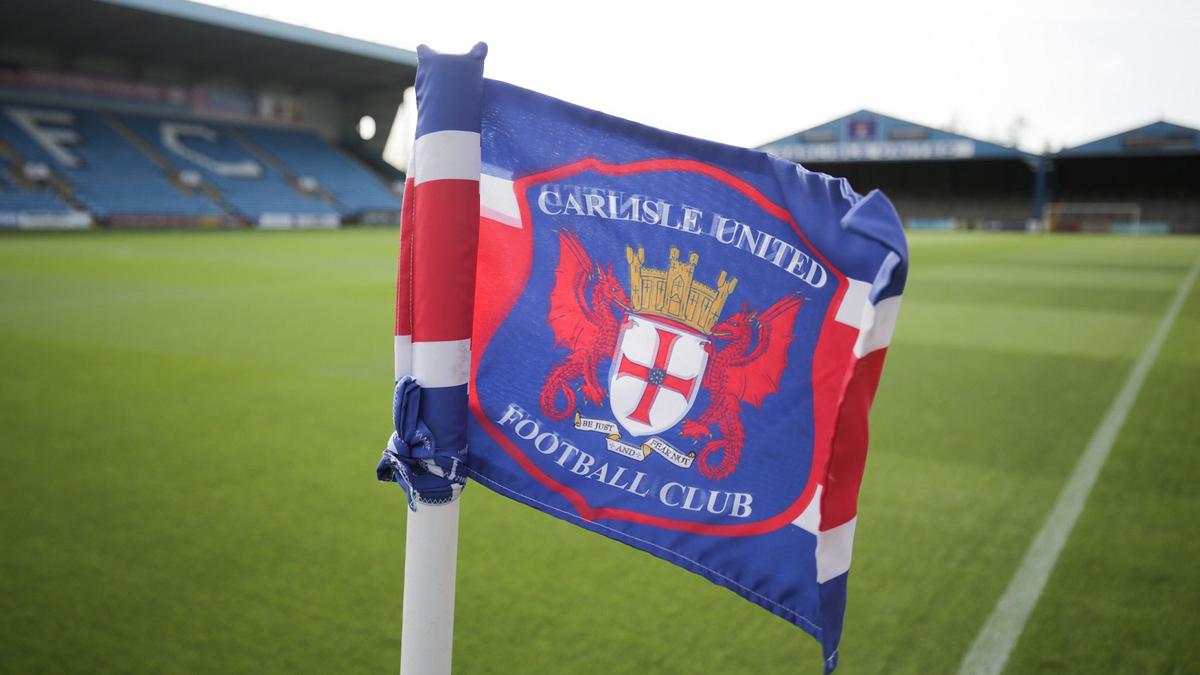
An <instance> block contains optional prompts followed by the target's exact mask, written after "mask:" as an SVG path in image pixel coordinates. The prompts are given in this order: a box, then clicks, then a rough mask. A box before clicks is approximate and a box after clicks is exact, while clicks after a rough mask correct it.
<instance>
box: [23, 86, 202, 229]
mask: <svg viewBox="0 0 1200 675" xmlns="http://www.w3.org/2000/svg"><path fill="white" fill-rule="evenodd" d="M5 107H7V106H5ZM15 107H28V108H38V109H48V110H66V111H67V112H69V113H70V114H71V116H72V125H71V126H72V128H74V129H75V130H76V132H77V134H78V143H75V144H72V145H70V146H69V147H70V151H71V152H72V153H73V154H74V155H76V156H77V157H79V159H80V160H81V163H80V164H79V165H78V166H76V167H71V166H68V165H66V164H63V163H61V162H59V161H58V160H56V159H55V158H54V157H53V156H51V155H50V154H49V153H47V152H46V151H45V149H43V148H42V147H41V146H40V145H39V144H38V143H37V142H36V141H35V140H34V139H33V138H31V137H30V136H29V135H28V134H26V133H25V132H24V130H22V129H21V128H20V127H18V126H17V125H16V124H15V123H14V122H13V121H12V120H11V119H9V117H8V115H7V114H0V138H3V139H4V140H5V141H7V142H8V143H9V145H11V146H12V147H13V148H14V149H16V150H17V152H19V153H20V154H21V155H22V156H23V157H24V158H25V159H26V160H29V161H35V162H44V163H45V164H47V165H48V166H50V167H51V168H53V169H54V171H55V172H56V173H58V174H59V175H61V176H63V177H65V178H66V179H67V180H68V181H69V182H70V183H71V184H72V185H73V186H74V188H75V189H74V197H75V198H76V199H77V200H78V202H79V203H80V204H82V205H83V206H84V207H86V208H87V209H88V210H89V211H91V212H92V213H93V214H94V215H96V216H99V217H102V218H103V217H108V216H112V215H115V214H129V215H167V216H220V215H223V211H222V210H221V208H220V207H219V206H217V205H216V204H214V203H213V202H212V201H211V200H209V199H208V198H207V197H205V196H203V195H198V194H187V193H184V192H181V191H180V190H178V189H176V188H175V186H174V185H172V184H171V182H170V180H169V179H168V177H167V176H166V174H165V173H164V172H163V170H162V169H161V168H159V167H158V166H157V165H155V164H154V163H153V162H151V161H150V160H149V159H148V158H147V157H146V156H145V155H144V154H142V152H141V151H140V150H138V149H137V148H136V147H134V146H133V145H132V144H130V143H129V142H128V141H127V140H126V139H124V138H122V137H121V135H120V134H119V133H118V132H117V131H116V130H115V129H113V128H112V127H111V126H109V125H108V124H107V123H106V122H105V121H104V119H103V118H102V116H101V114H100V113H98V112H95V111H91V110H75V109H68V108H63V107H59V106H24V105H17V106H15ZM0 112H2V111H0Z"/></svg>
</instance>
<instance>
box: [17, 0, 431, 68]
mask: <svg viewBox="0 0 1200 675" xmlns="http://www.w3.org/2000/svg"><path fill="white" fill-rule="evenodd" d="M0 41H3V42H8V43H32V44H40V45H51V46H54V47H56V48H58V49H59V50H61V51H63V52H65V53H69V54H98V55H103V56H108V57H114V58H121V59H126V60H129V61H133V62H139V63H169V64H171V65H175V66H181V67H184V68H187V69H189V70H192V71H195V72H198V73H203V74H209V75H218V76H219V75H225V74H228V73H229V72H230V71H231V70H233V69H236V71H237V72H238V73H239V74H240V75H243V76H246V77H250V78H254V79H258V80H264V81H274V82H280V83H285V84H292V85H299V86H306V85H313V86H316V85H320V86H329V85H330V83H337V84H338V85H339V87H340V88H342V89H367V88H381V87H388V88H394V87H400V88H403V87H406V86H408V85H409V84H411V83H412V80H413V77H414V72H415V68H416V63H417V57H416V54H415V53H413V52H411V51H408V50H406V49H399V48H396V47H389V46H386V45H381V44H376V43H373V42H367V41H365V40H357V39H354V38H348V37H343V36H340V35H334V34H332V33H326V32H324V31H319V30H315V29H312V28H304V27H302V26H295V25H292V24H287V23H283V22H280V21H274V20H272V19H264V18H261V17H257V16H251V15H249V14H242V13H241V12H235V11H232V10H228V9H222V8H219V7H212V6H209V5H202V4H199V3H195V2H188V1H187V0H5V2H4V21H3V22H0Z"/></svg>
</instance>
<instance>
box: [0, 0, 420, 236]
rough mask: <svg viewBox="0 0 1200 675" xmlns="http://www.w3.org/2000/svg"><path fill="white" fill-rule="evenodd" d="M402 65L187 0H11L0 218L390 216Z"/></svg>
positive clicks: (0, 43) (5, 33)
mask: <svg viewBox="0 0 1200 675" xmlns="http://www.w3.org/2000/svg"><path fill="white" fill-rule="evenodd" d="M415 66H416V55H415V54H413V53H412V52H410V51H407V50H402V49H396V48H393V47H387V46H384V45H378V44H374V43H369V42H364V41H361V40H355V39H352V38H346V37H342V36H337V35H332V34H329V33H324V32H322V31H318V30H313V29H308V28H302V27H299V26H292V25H288V24H284V23H280V22H278V21H272V20H270V19H264V18H261V17H254V16H249V15H246V14H241V13H238V12H234V11H230V10H226V9H221V8H218V7H213V6H209V5H203V4H198V3H194V2H188V1H186V0H109V1H106V2H91V1H85V0H10V1H9V2H6V3H5V21H0V224H2V225H4V226H8V227H12V226H17V227H24V226H27V225H28V226H42V225H41V224H42V223H47V222H51V221H54V220H55V216H56V214H57V216H58V219H59V220H61V221H62V222H64V223H66V222H68V221H69V222H71V223H77V222H80V218H81V216H85V217H86V219H87V220H88V221H89V222H91V221H94V222H97V223H99V224H101V225H104V226H161V225H165V226H190V225H201V226H205V225H213V226H244V225H251V226H258V227H330V226H336V225H338V224H340V223H345V222H372V223H395V222H397V221H398V220H399V213H400V197H399V195H398V194H396V193H395V192H393V189H392V187H391V186H398V185H402V184H403V178H404V175H403V173H402V172H400V171H398V170H396V169H395V168H393V167H391V166H390V165H388V164H387V163H386V162H384V161H383V160H382V154H383V149H384V144H385V142H386V139H387V137H388V133H389V131H390V129H391V125H392V121H393V119H394V117H395V115H396V110H397V107H398V106H399V105H400V103H401V102H402V101H403V96H404V90H405V89H406V88H407V87H409V86H410V85H412V84H413V82H414V79H415ZM367 117H370V119H371V125H370V126H371V127H374V128H376V129H378V133H377V134H376V135H375V136H371V135H369V134H360V133H359V131H358V123H359V121H360V120H362V119H366V118H367Z"/></svg>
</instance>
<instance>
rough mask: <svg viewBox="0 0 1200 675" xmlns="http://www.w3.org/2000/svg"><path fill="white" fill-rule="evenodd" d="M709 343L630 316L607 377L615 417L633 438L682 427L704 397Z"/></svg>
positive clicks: (680, 330) (683, 330) (674, 328)
mask: <svg viewBox="0 0 1200 675" xmlns="http://www.w3.org/2000/svg"><path fill="white" fill-rule="evenodd" d="M707 344H708V338H707V337H705V336H703V335H701V334H699V333H697V332H695V331H693V330H691V329H688V328H686V327H683V326H680V325H678V324H675V323H673V322H667V321H663V320H660V319H657V318H650V317H645V316H640V315H637V314H630V315H629V316H628V317H627V318H626V320H625V321H624V322H623V323H622V326H621V335H620V336H619V337H618V339H617V353H616V354H614V355H613V362H612V370H611V372H610V373H609V377H608V400H609V405H610V406H612V411H613V414H614V415H616V417H617V422H618V423H620V425H621V426H622V427H624V428H625V429H626V430H627V431H628V432H629V433H630V434H632V435H634V436H646V435H648V434H657V433H661V432H663V431H666V430H667V429H670V428H671V427H673V426H675V425H676V424H679V422H680V421H681V420H683V418H684V416H685V415H687V413H688V411H689V410H691V408H692V404H693V403H695V401H696V395H697V394H698V393H700V381H701V380H702V379H703V378H704V368H705V367H706V366H707V365H708V352H707V351H706V350H705V347H706V345H707Z"/></svg>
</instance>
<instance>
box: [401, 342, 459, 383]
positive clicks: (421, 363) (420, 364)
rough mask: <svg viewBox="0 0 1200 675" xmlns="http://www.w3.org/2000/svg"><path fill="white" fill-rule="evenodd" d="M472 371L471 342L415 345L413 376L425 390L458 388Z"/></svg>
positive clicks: (417, 343)
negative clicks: (430, 388)
mask: <svg viewBox="0 0 1200 675" xmlns="http://www.w3.org/2000/svg"><path fill="white" fill-rule="evenodd" d="M470 370H471V341H470V340H445V341H441V342H414V343H413V345H412V375H413V379H415V380H416V381H417V384H419V385H421V386H422V387H457V386H459V385H463V384H466V383H467V377H468V375H469V374H470Z"/></svg>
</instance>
